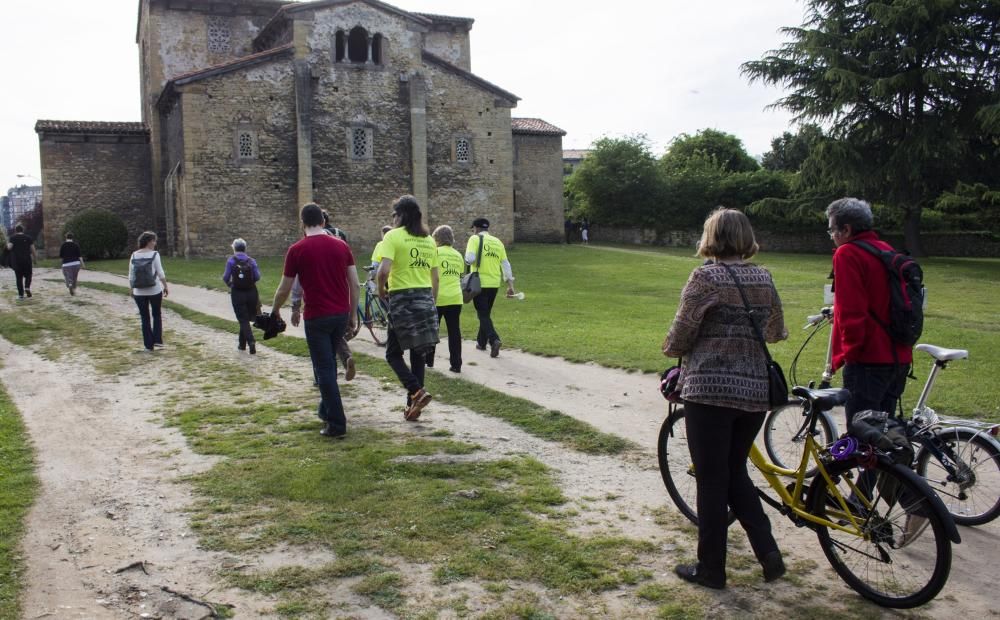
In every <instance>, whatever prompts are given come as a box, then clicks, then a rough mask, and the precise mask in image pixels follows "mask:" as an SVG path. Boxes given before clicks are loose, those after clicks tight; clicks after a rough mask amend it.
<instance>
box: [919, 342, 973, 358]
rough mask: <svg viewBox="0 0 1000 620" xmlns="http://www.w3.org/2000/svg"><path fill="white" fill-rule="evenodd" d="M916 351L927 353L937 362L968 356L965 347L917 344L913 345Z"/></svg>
mask: <svg viewBox="0 0 1000 620" xmlns="http://www.w3.org/2000/svg"><path fill="white" fill-rule="evenodd" d="M914 348H915V349H916V350H917V351H924V352H926V353H929V354H930V356H931V357H933V358H934V359H936V360H938V361H939V362H950V361H951V360H964V359H965V358H967V357H969V352H968V351H966V350H965V349H945V348H944V347H935V346H934V345H932V344H918V345H917V346H916V347H914Z"/></svg>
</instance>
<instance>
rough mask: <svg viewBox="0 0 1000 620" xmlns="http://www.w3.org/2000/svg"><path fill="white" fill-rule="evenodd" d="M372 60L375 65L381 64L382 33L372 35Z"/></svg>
mask: <svg viewBox="0 0 1000 620" xmlns="http://www.w3.org/2000/svg"><path fill="white" fill-rule="evenodd" d="M372 62H373V63H375V64H376V65H380V64H382V35H380V34H375V35H374V36H373V37H372Z"/></svg>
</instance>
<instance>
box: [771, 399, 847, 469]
mask: <svg viewBox="0 0 1000 620" xmlns="http://www.w3.org/2000/svg"><path fill="white" fill-rule="evenodd" d="M808 425H809V418H808V416H806V415H805V406H804V405H803V404H802V402H801V401H798V400H792V401H789V402H788V403H786V404H784V405H782V406H780V407H777V408H775V409H773V410H772V411H771V413H769V414H767V419H766V420H764V449H765V450H767V457H768V458H769V459H771V462H772V463H774V464H775V465H777V466H778V467H783V468H785V469H797V468H798V467H799V462H800V459H801V458H802V451H803V449H804V448H805V442H806V433H807V432H808V430H809V429H808ZM813 438H814V439H815V440H816V443H818V444H819V445H821V446H825V445H828V444H830V443H833V442H834V441H836V440H837V431H836V427H835V425H834V423H833V420H832V419H831V418H830V414H829V412H826V411H823V412H820V414H819V418H818V419H817V420H816V431H815V435H814V436H813ZM815 475H816V468H815V467H813V468H812V469H810V470H808V471H806V477H807V478H808V477H812V476H815Z"/></svg>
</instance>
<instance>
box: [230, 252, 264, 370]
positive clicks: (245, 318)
mask: <svg viewBox="0 0 1000 620" xmlns="http://www.w3.org/2000/svg"><path fill="white" fill-rule="evenodd" d="M232 248H233V255H232V256H230V257H229V259H228V260H227V261H226V269H225V271H223V272H222V281H223V282H225V283H226V286H228V287H229V300H230V301H231V302H232V304H233V313H234V314H235V315H236V320H237V321H239V324H240V336H239V342H238V343H237V345H236V348H237V349H239V350H240V351H246V350H247V347H250V355H256V354H257V343H256V341H255V340H254V336H253V327H251V325H250V322H251V321H252V320H253V319H254V317H256V316H257V310H258V309H259V308H260V295H259V294H258V292H257V281H258V280H260V267H258V266H257V261H255V260H254V259H253V258H251V257H250V256H249V255H248V254H247V242H246V241H244V240H243V239H234V240H233V244H232Z"/></svg>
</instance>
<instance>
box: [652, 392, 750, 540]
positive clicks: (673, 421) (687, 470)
mask: <svg viewBox="0 0 1000 620" xmlns="http://www.w3.org/2000/svg"><path fill="white" fill-rule="evenodd" d="M656 455H657V459H658V460H659V463H660V477H661V478H663V485H664V486H666V487H667V493H669V494H670V499H672V500H673V502H674V505H675V506H677V510H679V511H680V512H681V514H682V515H684V516H685V517H687V519H688V520H689V521H691V523H694V524H695V525H698V511H697V506H698V504H697V499H698V489H697V486H696V481H695V475H694V465H693V464H692V463H691V452H690V451H688V445H687V428H686V426H685V424H684V408H683V407H672V411H671V412H670V414H669V415H668V416H667V419H665V420H664V421H663V424H661V425H660V433H659V436H658V438H657V440H656ZM735 520H736V514H735V513H733V511H732V510H730V511H729V523H732V522H733V521H735Z"/></svg>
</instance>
